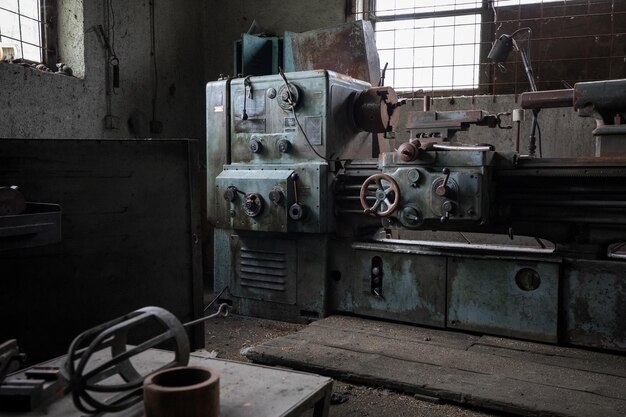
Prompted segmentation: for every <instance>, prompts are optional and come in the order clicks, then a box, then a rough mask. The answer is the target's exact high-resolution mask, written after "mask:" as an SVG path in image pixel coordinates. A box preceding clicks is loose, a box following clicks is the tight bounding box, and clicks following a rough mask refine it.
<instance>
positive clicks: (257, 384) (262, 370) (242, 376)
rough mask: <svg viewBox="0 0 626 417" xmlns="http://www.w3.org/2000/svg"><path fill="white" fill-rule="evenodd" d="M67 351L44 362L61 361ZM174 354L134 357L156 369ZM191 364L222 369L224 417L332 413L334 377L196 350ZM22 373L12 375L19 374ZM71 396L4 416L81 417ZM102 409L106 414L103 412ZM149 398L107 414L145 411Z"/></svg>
mask: <svg viewBox="0 0 626 417" xmlns="http://www.w3.org/2000/svg"><path fill="white" fill-rule="evenodd" d="M63 360H64V357H60V358H56V359H53V360H51V361H48V362H45V363H42V364H39V366H60V365H61V364H62V363H63ZM169 360H171V352H167V351H162V350H157V349H150V350H149V351H147V352H146V353H145V354H143V355H141V356H139V357H136V358H133V363H134V365H135V366H136V368H137V369H138V370H139V371H142V370H143V369H154V368H155V367H158V366H159V364H163V363H166V362H168V361H169ZM189 365H194V366H205V367H208V368H211V369H214V370H216V371H217V372H218V373H219V374H220V417H290V416H293V417H296V416H300V415H302V413H304V412H306V411H307V410H310V409H311V408H313V416H314V417H327V416H328V407H329V404H330V395H331V392H332V379H331V378H327V377H323V376H318V375H313V374H307V373H303V372H297V371H290V370H285V369H277V368H270V367H266V366H261V365H254V364H250V363H241V362H233V361H225V360H220V359H212V358H206V357H203V356H201V355H200V354H193V353H192V355H191V358H190V360H189ZM19 376H20V373H17V374H14V375H12V376H11V377H19ZM82 415H83V413H81V412H79V411H78V410H77V409H76V407H75V406H74V404H73V403H72V399H71V396H69V395H65V396H64V397H62V398H60V399H58V400H56V401H54V402H51V403H49V404H48V405H44V406H42V407H39V408H38V409H37V410H35V411H32V412H26V413H24V412H6V411H5V412H3V411H0V416H2V417H9V416H11V417H40V416H46V417H79V416H82ZM98 415H102V414H98ZM143 415H144V412H143V402H140V403H138V404H135V405H134V406H133V407H131V408H129V409H127V410H125V411H123V412H119V413H108V414H103V416H107V417H114V416H115V417H141V416H143Z"/></svg>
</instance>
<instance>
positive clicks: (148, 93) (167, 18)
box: [0, 0, 204, 138]
mask: <svg viewBox="0 0 626 417" xmlns="http://www.w3.org/2000/svg"><path fill="white" fill-rule="evenodd" d="M111 1H112V5H113V10H114V13H115V35H116V36H115V37H116V39H115V49H116V52H117V55H118V57H119V60H120V88H119V89H117V91H116V94H115V95H113V96H112V98H111V114H112V115H114V116H117V117H119V120H120V128H119V129H116V130H106V129H105V128H104V118H105V115H106V114H107V108H106V107H107V106H106V90H105V72H106V61H105V52H104V48H103V47H102V45H101V43H100V41H99V40H98V37H97V35H96V31H95V29H96V28H97V26H98V25H104V18H105V10H104V6H103V2H102V0H97V1H86V0H59V7H58V9H59V40H60V48H59V56H60V59H61V60H62V61H63V62H66V63H68V64H69V65H71V66H72V67H73V68H75V72H76V75H77V77H65V76H62V75H56V74H50V73H44V72H40V71H36V70H33V69H31V68H23V67H20V66H18V65H14V64H8V63H0V91H2V93H1V94H0V115H1V117H0V137H5V138H8V137H14V138H81V137H84V138H102V137H105V138H106V137H133V136H138V137H148V136H151V137H164V138H165V137H170V138H171V137H193V138H202V137H203V136H204V123H203V120H204V117H203V107H204V99H203V93H202V92H203V85H204V79H203V62H202V60H203V54H202V53H201V52H200V51H201V49H202V48H201V46H200V45H201V44H202V17H203V14H202V11H203V10H204V4H203V2H202V1H200V0H182V1H172V0H156V3H155V4H156V6H155V22H156V52H157V53H156V55H157V59H158V91H157V93H158V94H157V120H159V121H161V122H163V132H162V133H161V134H152V133H150V132H149V128H148V123H149V121H150V119H151V112H152V110H151V106H152V78H151V77H152V75H151V74H152V66H151V61H150V25H149V21H150V20H149V19H150V12H149V2H148V1H125V0H111ZM131 117H134V120H135V121H137V122H138V123H139V126H138V129H136V132H131V131H130V130H129V128H128V123H127V122H128V120H129V119H130V118H131Z"/></svg>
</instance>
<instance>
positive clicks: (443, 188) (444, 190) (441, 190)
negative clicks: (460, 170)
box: [435, 168, 450, 197]
mask: <svg viewBox="0 0 626 417" xmlns="http://www.w3.org/2000/svg"><path fill="white" fill-rule="evenodd" d="M441 173H442V174H443V175H445V177H444V179H443V183H442V184H441V185H440V186H439V187H437V189H436V190H435V193H436V194H437V195H438V196H439V197H445V196H446V195H447V194H448V191H449V190H450V189H449V188H448V180H449V179H450V169H448V168H444V169H443V170H442V171H441Z"/></svg>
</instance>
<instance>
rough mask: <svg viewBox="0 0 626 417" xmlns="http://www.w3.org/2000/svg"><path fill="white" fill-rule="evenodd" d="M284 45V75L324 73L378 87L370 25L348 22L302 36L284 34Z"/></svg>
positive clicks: (377, 66) (378, 65) (377, 71)
mask: <svg viewBox="0 0 626 417" xmlns="http://www.w3.org/2000/svg"><path fill="white" fill-rule="evenodd" d="M285 44H286V47H285V49H286V51H287V53H286V54H285V66H286V68H287V70H288V71H305V70H314V69H328V70H332V71H336V72H338V73H340V74H345V75H349V76H350V77H352V78H356V79H358V80H365V81H368V82H369V83H370V84H373V85H375V84H378V80H379V78H380V64H379V61H378V50H377V49H376V42H375V38H374V30H373V29H372V24H371V23H370V22H367V21H357V22H351V23H346V24H344V25H340V26H335V27H332V28H327V29H317V30H312V31H309V32H304V33H293V32H286V33H285ZM290 54H291V56H289V55H290Z"/></svg>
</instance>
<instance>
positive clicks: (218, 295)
mask: <svg viewBox="0 0 626 417" xmlns="http://www.w3.org/2000/svg"><path fill="white" fill-rule="evenodd" d="M227 289H228V285H227V286H225V287H224V288H222V291H220V293H219V294H217V295H216V296H215V297H214V298H213V300H211V302H210V303H209V304H207V305H206V307H204V310H202V312H203V313H204V312H206V311H207V310H208V309H209V308H211V306H212V305H213V303H214V302H216V301H217V299H218V298H220V297H221V296H222V294H224V291H226V290H227Z"/></svg>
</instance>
